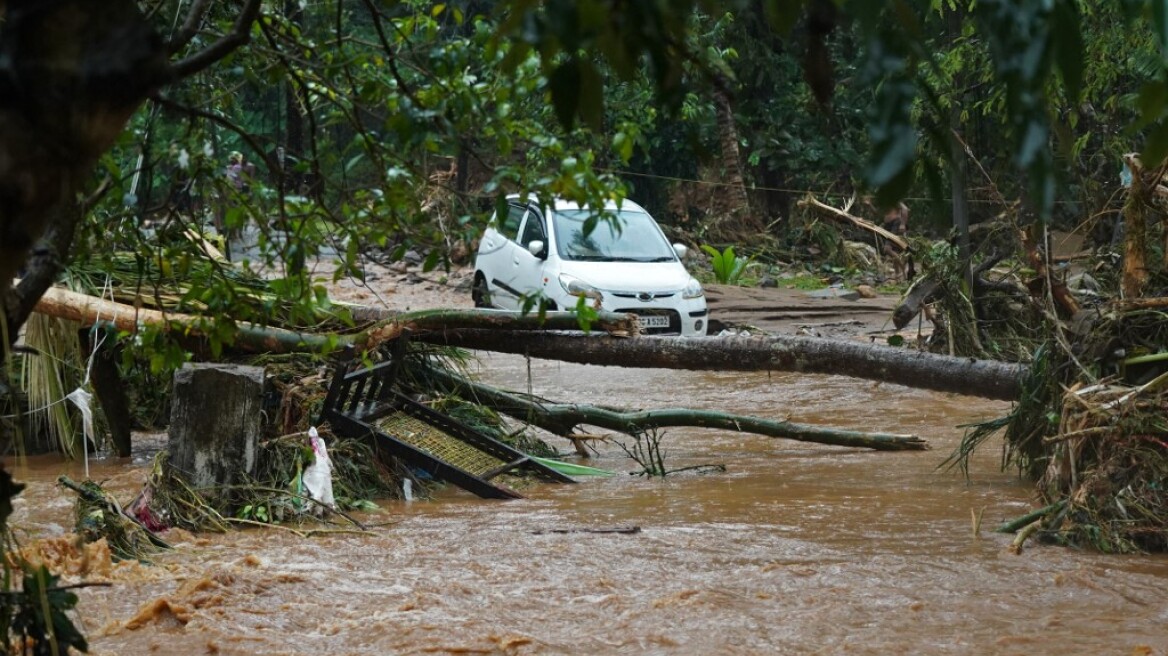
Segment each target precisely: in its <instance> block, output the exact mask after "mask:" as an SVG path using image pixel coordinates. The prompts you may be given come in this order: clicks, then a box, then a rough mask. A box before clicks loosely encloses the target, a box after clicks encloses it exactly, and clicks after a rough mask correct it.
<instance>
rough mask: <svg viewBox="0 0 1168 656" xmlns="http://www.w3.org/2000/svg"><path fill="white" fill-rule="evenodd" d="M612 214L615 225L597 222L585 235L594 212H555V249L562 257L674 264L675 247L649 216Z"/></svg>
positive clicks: (629, 211)
mask: <svg viewBox="0 0 1168 656" xmlns="http://www.w3.org/2000/svg"><path fill="white" fill-rule="evenodd" d="M612 214H613V215H614V216H615V217H616V221H615V224H614V222H610V221H608V220H604V219H601V220H598V221H596V226H595V227H594V228H593V229H592V232H590V233H588V234H587V235H585V234H584V224H585V222H586V221H587V220H588V218H589V217H590V216H595V213H594V212H592V211H590V210H559V211H557V212H555V213H554V214H553V216H554V225H555V232H556V250H557V251H558V252H559V254H560V257H562V258H564V259H565V260H583V261H592V262H672V261H673V260H676V259H677V255H676V254H674V252H673V247H672V246H670V245H669V242H668V241H667V240H666V239H665V235H663V234H661V229H660V228H658V227H657V223H656V222H655V221H654V220H653V217H651V216H649V214H648V213H646V212H642V211H637V210H628V209H625V210H617V211H615V212H612ZM618 226H619V228H618Z"/></svg>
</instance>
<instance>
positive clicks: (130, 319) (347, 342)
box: [36, 287, 639, 353]
mask: <svg viewBox="0 0 1168 656" xmlns="http://www.w3.org/2000/svg"><path fill="white" fill-rule="evenodd" d="M36 311H37V312H40V313H41V314H46V315H48V316H51V317H60V318H62V319H69V320H72V321H76V322H78V323H80V324H81V325H82V326H84V327H88V326H92V325H94V324H98V323H101V324H105V325H110V326H113V327H114V328H116V329H117V330H119V331H122V332H126V333H129V334H135V333H137V332H138V330H139V329H140V327H141V326H144V325H154V326H163V327H164V328H165V329H166V330H168V331H177V332H179V333H180V334H181V335H183V336H184V337H187V338H198V337H201V336H204V334H205V333H204V328H205V327H206V325H207V324H209V323H210V322H211V319H210V318H208V317H201V316H196V315H192V314H182V313H178V312H161V311H159V310H151V309H147V308H139V307H135V306H133V305H127V304H125V303H115V302H112V301H106V300H103V299H100V298H96V297H94V296H87V295H85V294H79V293H77V292H71V291H68V290H66V289H61V288H58V287H53V288H50V289H49V290H47V291H46V292H45V294H44V295H43V296H42V297H41V299H40V301H39V302H38V303H37V305H36ZM490 327H495V328H497V329H501V330H507V331H508V332H510V331H534V330H579V324H578V323H577V319H576V316H575V315H574V314H571V313H569V312H548V313H547V315H546V316H544V317H540V316H539V315H537V314H534V313H532V314H527V315H523V314H520V313H518V312H508V311H505V310H422V311H419V312H410V313H406V314H400V315H396V316H391V317H390V318H387V319H384V320H382V321H379V322H377V323H376V324H374V325H373V326H371V327H369V328H366V329H365V330H363V331H361V332H358V333H355V334H351V335H336V334H318V333H307V332H301V331H297V330H288V329H286V328H277V327H273V326H260V325H256V324H241V325H239V326H238V327H237V328H238V332H237V333H236V336H235V342H234V343H233V344H232V345H231V346H232V347H233V348H234V350H238V351H243V352H247V353H292V352H305V351H329V350H332V349H336V348H343V347H346V346H353V347H356V348H363V349H372V348H375V347H376V346H377V345H378V344H381V343H383V342H387V341H389V340H391V339H394V338H396V337H398V336H400V335H401V334H402V332H403V331H406V330H409V331H411V332H414V333H419V334H425V333H439V334H440V333H443V332H447V331H456V330H461V329H466V328H477V329H482V328H490ZM592 328H593V330H594V331H597V332H605V331H607V332H610V333H613V334H616V335H623V336H627V335H636V334H637V333H638V330H639V328H638V325H637V322H636V318H635V317H634V316H632V315H628V314H619V313H615V312H600V313H599V317H598V318H597V321H595V322H594V323H593V326H592ZM520 334H522V333H520Z"/></svg>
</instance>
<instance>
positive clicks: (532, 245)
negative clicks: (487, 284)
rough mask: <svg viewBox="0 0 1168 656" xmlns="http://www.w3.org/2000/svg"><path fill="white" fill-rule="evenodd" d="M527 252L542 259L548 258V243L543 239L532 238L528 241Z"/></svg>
mask: <svg viewBox="0 0 1168 656" xmlns="http://www.w3.org/2000/svg"><path fill="white" fill-rule="evenodd" d="M527 252H528V253H531V254H532V255H534V256H536V257H538V258H539V259H541V260H546V259H547V244H545V243H544V242H543V240H542V239H532V240H531V241H529V242H527Z"/></svg>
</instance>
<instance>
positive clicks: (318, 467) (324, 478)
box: [302, 426, 337, 511]
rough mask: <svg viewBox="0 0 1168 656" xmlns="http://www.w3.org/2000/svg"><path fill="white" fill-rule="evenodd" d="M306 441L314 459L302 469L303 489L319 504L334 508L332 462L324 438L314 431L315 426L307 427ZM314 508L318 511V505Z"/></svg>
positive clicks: (335, 505)
mask: <svg viewBox="0 0 1168 656" xmlns="http://www.w3.org/2000/svg"><path fill="white" fill-rule="evenodd" d="M308 441H309V442H311V443H312V453H313V454H314V455H315V456H316V460H315V461H314V462H313V463H312V464H311V465H309V466H308V467H307V468H306V469H305V470H304V478H303V479H302V480H303V481H304V489H306V490H308V496H310V497H312V498H313V499H315V500H316V501H318V502H320V503H321V504H324V505H325V506H328V507H329V508H336V507H337V504H336V502H335V501H334V500H333V464H332V462H330V461H329V456H328V449H326V448H325V446H324V440H323V439H321V437H320V434H319V433H317V432H316V426H313V427H312V428H309V429H308ZM315 510H316V511H319V510H320V506H316V508H315Z"/></svg>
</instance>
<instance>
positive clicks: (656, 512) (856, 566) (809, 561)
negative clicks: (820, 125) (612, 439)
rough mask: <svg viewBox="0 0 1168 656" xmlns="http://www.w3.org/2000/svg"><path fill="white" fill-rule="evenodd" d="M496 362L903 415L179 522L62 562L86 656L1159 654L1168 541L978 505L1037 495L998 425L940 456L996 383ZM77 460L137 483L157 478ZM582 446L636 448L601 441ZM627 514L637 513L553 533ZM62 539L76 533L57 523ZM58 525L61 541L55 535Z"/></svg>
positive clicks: (616, 383) (587, 380)
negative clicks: (1028, 534)
mask: <svg viewBox="0 0 1168 656" xmlns="http://www.w3.org/2000/svg"><path fill="white" fill-rule="evenodd" d="M481 363H482V373H483V376H484V379H485V380H486V381H487V382H491V383H494V384H500V385H504V386H508V387H511V388H517V389H526V388H527V386H528V385H529V383H530V386H531V390H532V391H533V392H534V393H536V394H539V395H542V396H546V397H549V398H553V399H557V400H561V401H577V402H588V403H600V404H613V405H622V406H626V407H644V408H656V407H677V406H688V407H699V408H712V409H719V410H726V411H731V412H741V413H749V414H755V415H761V416H766V417H772V418H776V417H788V418H790V419H792V420H795V421H801V422H809V423H821V424H825V425H832V426H839V427H849V428H862V429H872V430H885V431H891V432H911V433H916V434H918V435H921V436H922V437H926V438H928V439H929V440H930V441H931V442H932V444H933V445H934V449H933V450H932V451H928V452H921V453H875V452H866V451H853V450H847V449H840V448H833V447H823V446H817V445H806V444H801V443H797V442H790V441H784V440H772V439H768V438H763V437H758V436H753V435H740V434H733V433H726V432H719V431H706V430H699V429H692V430H683V429H670V430H669V431H667V433H666V437H665V444H666V445H667V461H666V462H667V464H668V465H670V466H673V467H680V466H684V465H692V464H708V463H720V464H724V465H726V468H727V471H726V472H725V473H720V474H709V475H686V474H679V475H676V476H671V477H669V478H667V479H665V480H663V481H662V480H646V479H644V478H641V477H637V476H629V475H619V476H615V477H612V478H604V479H584V480H582V482H581V484H579V485H573V486H566V485H541V486H537V487H534V488H531V489H528V490H526V493H527V494H528V495H529V498H527V499H523V500H517V501H508V502H498V501H480V500H478V499H476V498H474V497H471V496H470V495H467V494H465V493H463V492H461V491H458V490H453V489H448V490H443V491H441V492H440V493H439V494H438V495H437V496H436V498H434V499H432V500H424V501H415V502H412V503H405V502H387V503H385V504H383V506H384V511H383V512H382V513H374V514H370V515H369V516H367V517H364V519H365V520H366V521H369V522H371V523H382V524H383V525H382V526H380V527H379V528H376V529H375V530H373V531H372V532H370V533H369V534H366V535H333V536H324V537H317V538H313V539H300V538H298V537H295V536H292V535H290V534H288V533H285V532H280V531H276V530H256V531H243V532H238V533H233V534H231V535H210V536H173V535H172V536H171V539H172V540H174V541H176V542H178V548H177V549H175V550H174V551H173V552H169V553H165V554H162V555H160V556H159V557H158V558H157V560H156V562H155V564H154V565H152V566H145V565H137V564H133V565H125V564H123V565H118V566H115V567H110V566H109V565H108V563H105V562H104V561H103V560H102V559H101V558H100V554H90V556H89V558H88V562H87V563H82V562H80V561H78V560H77V559H76V558H74V562H73V563H72V565H73V566H74V569H84V568H88V569H87V570H86V571H88V574H86V575H85V576H83V577H82V578H85V579H87V580H105V581H109V582H110V583H111V584H112V585H111V586H110V587H106V588H89V589H85V590H82V591H81V611H80V613H79V618H80V619H81V621H82V623H83V624H84V627H85V629H86V631H87V632H88V634H89V636H90V639H91V645H92V650H91V651H92V652H94V653H99V654H410V653H427V654H428V653H437V654H446V653H449V654H467V653H470V654H479V653H481V654H495V653H499V654H817V653H818V654H837V653H848V654H889V653H892V654H1059V655H1062V654H1166V653H1168V631H1166V630H1165V626H1166V624H1168V593H1166V583H1168V559H1166V558H1163V557H1154V556H1134V557H1116V556H1105V555H1099V554H1095V553H1085V552H1079V551H1074V550H1070V549H1065V548H1059V547H1052V546H1041V545H1030V546H1028V547H1027V548H1026V550H1025V551H1024V552H1023V553H1022V554H1020V555H1015V554H1012V553H1010V552H1009V551H1008V550H1007V547H1008V545H1009V543H1010V539H1011V538H1010V536H1005V535H999V534H996V533H993V532H992V531H990V530H988V529H987V528H983V529H982V531H981V533H980V535H977V536H975V535H973V531H972V522H971V514H972V513H975V512H982V513H983V517H984V520H983V526H984V527H988V528H989V529H992V527H994V526H996V525H997V524H998V523H1000V522H1002V521H1004V520H1008V519H1012V518H1015V517H1017V516H1019V515H1021V514H1022V513H1024V512H1026V511H1027V510H1029V509H1030V508H1031V500H1032V499H1031V496H1032V495H1031V487H1030V485H1029V484H1027V483H1025V482H1023V481H1020V480H1019V479H1018V478H1017V477H1016V476H1015V475H1014V474H1012V473H1009V472H1006V473H1002V472H1000V471H999V468H998V458H999V455H1000V454H999V451H998V447H997V446H996V445H991V446H987V447H985V448H984V450H983V452H982V453H980V454H978V456H977V457H976V458H975V461H974V463H973V467H972V472H971V479H970V480H969V481H968V482H967V481H966V480H964V479H963V478H962V477H961V475H960V474H959V473H956V472H948V471H942V470H938V468H937V466H938V464H939V463H940V462H941V461H942V459H943V458H944V457H945V456H946V455H947V454H948V453H949V452H950V450H951V449H952V448H953V447H954V446H955V445H956V444H957V442H958V440H959V438H960V435H961V430H960V429H958V428H956V426H957V425H958V424H963V423H966V422H970V421H974V420H978V419H985V418H988V417H993V416H997V415H999V414H1001V413H1002V412H1003V411H1005V410H1006V408H1007V406H1006V405H1005V404H1001V403H996V402H987V401H982V400H978V399H971V398H968V397H961V396H948V395H942V394H936V393H931V392H923V391H916V390H910V389H905V388H901V387H894V386H890V385H877V384H873V383H871V382H866V381H859V380H853V379H848V378H836V377H807V376H797V375H793V374H771V375H768V374H765V373H761V374H754V373H751V374H742V373H707V372H678V371H659V370H625V369H614V368H598V367H588V366H580V365H567V364H559V363H548V362H540V361H533V362H532V363H531V366H530V374H529V370H528V367H527V364H526V363H525V361H524V360H523V358H520V357H513V356H498V355H484V356H483V358H482V360H481ZM147 455H149V454H144V455H143V456H142V457H139V458H136V461H135V463H134V464H123V463H119V462H117V461H102V462H97V463H91V468H92V474H93V476H94V478H96V479H106V480H107V481H108V482H109V484H110V486H111V488H112V489H114V490H115V491H117V492H118V493H119V494H120V495H122V496H125V497H126V498H128V496H129V495H130V494H131V493H132V492H133V491H134V490H135V489H136V488H137V487H138V486H139V485H140V484H141V482H142V480H143V477H144V476H145V474H146V466H147V465H146V461H147V460H148V458H147V457H145V456H147ZM594 464H596V465H598V466H602V467H607V468H610V469H614V470H619V471H621V472H627V471H630V470H633V469H635V468H636V467H635V465H634V464H633V463H632V462H631V461H630V460H629V459H628V458H627V457H625V456H624V455H623V453H622V452H621V451H620V450H619V449H618V448H616V447H615V446H611V445H610V446H605V447H603V448H601V450H600V453H599V455H598V457H597V458H596V459H595V462H594ZM17 472H18V476H19V477H20V478H21V479H22V480H24V481H25V482H27V483H28V484H29V490H28V491H27V492H26V493H25V494H24V495H23V496H22V497H21V499H20V501H19V502H18V505H19V508H18V512H17V515H16V517H15V519H14V522H13V523H14V524H15V525H16V526H17V527H18V528H19V529H20V531H21V534H22V535H23V536H24V537H23V540H24V541H25V542H31V541H32V539H33V538H35V537H45V536H54V535H61V534H64V533H65V532H66V531H67V530H68V527H69V526H70V525H71V517H70V511H71V503H72V500H71V497H70V496H68V495H64V494H62V493H60V492H59V491H58V490H57V489H55V488H54V486H53V480H54V479H55V477H56V476H57V475H58V474H60V473H69V474H71V475H73V476H80V475H81V471H80V467H79V466H75V465H64V464H61V463H60V462H58V461H49V460H36V461H33V462H30V463H27V464H26V465H25V466H24V467H22V468H21V467H18V468H17ZM626 525H636V526H639V527H641V529H642V530H641V532H639V533H635V534H596V533H581V532H575V533H549V532H547V531H548V530H549V529H581V528H593V529H597V528H610V527H617V526H626ZM62 542H65V540H62ZM58 546H61V548H62V550H63V551H64V552H68V551H69V550H68V548H67V546H66V545H63V544H62V545H58Z"/></svg>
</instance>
